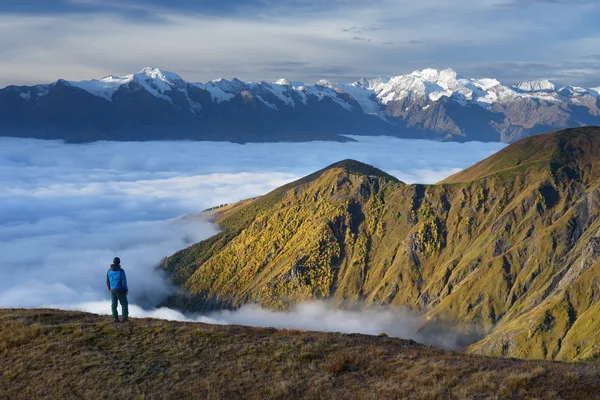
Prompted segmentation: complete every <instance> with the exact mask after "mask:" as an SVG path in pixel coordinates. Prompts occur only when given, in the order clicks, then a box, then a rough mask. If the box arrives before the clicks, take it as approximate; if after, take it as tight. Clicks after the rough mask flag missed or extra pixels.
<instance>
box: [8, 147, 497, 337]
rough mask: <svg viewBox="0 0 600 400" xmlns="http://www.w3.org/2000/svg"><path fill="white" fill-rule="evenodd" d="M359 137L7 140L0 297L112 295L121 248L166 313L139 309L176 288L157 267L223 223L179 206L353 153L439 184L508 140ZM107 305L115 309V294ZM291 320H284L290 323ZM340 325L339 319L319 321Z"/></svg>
mask: <svg viewBox="0 0 600 400" xmlns="http://www.w3.org/2000/svg"><path fill="white" fill-rule="evenodd" d="M355 139H357V140H358V142H356V143H333V142H312V143H289V144H273V143H271V144H246V145H237V144H231V143H208V142H160V143H158V142H146V143H119V142H98V143H91V144H82V145H72V144H69V145H67V144H64V143H61V142H57V141H40V140H33V139H13V138H0V203H1V204H2V207H0V281H1V282H3V285H2V286H1V287H0V307H52V306H61V307H64V308H76V307H79V306H80V305H81V304H94V303H97V302H104V301H106V300H107V298H108V292H107V290H106V286H105V273H106V270H107V269H108V267H109V265H110V262H111V260H112V258H113V257H114V256H117V255H118V256H119V257H121V260H122V263H123V266H124V268H125V270H126V271H127V274H128V280H129V286H130V301H131V302H132V303H133V304H136V305H137V306H139V307H141V308H140V309H139V310H140V312H144V313H147V312H150V313H159V314H150V315H163V314H165V315H167V314H169V313H171V311H169V310H162V311H156V310H154V311H143V310H148V309H152V307H154V306H155V305H156V304H157V303H159V302H160V301H161V300H162V299H163V298H164V297H165V296H166V295H167V294H168V293H170V292H171V290H173V288H172V287H171V286H170V284H169V282H168V280H167V279H166V277H165V276H163V275H162V274H161V273H159V272H157V271H156V270H155V266H156V265H157V264H158V263H159V262H160V260H161V259H162V258H163V257H165V256H168V255H170V254H172V253H173V252H175V251H177V250H179V249H181V248H184V247H186V246H187V245H189V244H191V243H195V242H198V241H200V240H202V239H205V238H207V237H209V236H211V235H213V234H215V233H216V232H217V230H218V228H217V227H216V226H214V225H212V224H209V223H208V222H206V221H204V220H202V219H200V218H186V219H181V218H180V217H181V216H182V215H186V214H189V213H196V212H200V211H202V210H204V209H206V208H208V207H211V206H214V205H218V204H223V203H232V202H235V201H238V200H241V199H244V198H248V197H254V196H257V195H260V194H264V193H266V192H268V191H270V190H272V189H274V188H276V187H278V186H281V185H283V184H285V183H287V182H290V181H292V180H295V179H297V178H300V177H302V176H304V175H307V174H309V173H312V172H314V171H316V170H318V169H320V168H323V167H325V166H327V165H329V164H331V163H334V162H336V161H339V160H341V159H345V158H353V159H357V160H359V161H363V162H367V163H369V164H373V165H375V166H377V167H379V168H382V169H384V170H386V171H387V172H390V173H392V174H394V175H395V176H397V177H398V178H400V179H401V180H404V181H405V182H408V183H410V182H421V183H433V182H436V181H439V180H441V179H443V178H445V177H446V176H448V175H450V174H452V173H453V172H456V171H458V170H460V169H462V168H464V167H467V166H469V165H471V164H473V163H474V162H476V161H478V160H480V159H483V158H485V157H487V156H488V155H490V154H492V153H493V152H495V151H497V150H499V149H501V148H502V147H504V145H503V144H501V143H477V142H469V143H464V144H460V143H439V142H431V141H419V140H402V139H393V138H385V137H355ZM102 307H103V308H104V310H105V311H108V306H107V303H102ZM160 313H163V314H160ZM256 313H260V311H258V310H255V309H249V310H248V313H240V314H232V315H227V316H220V317H219V316H218V317H214V318H216V319H219V318H220V319H222V320H223V321H225V322H231V323H250V322H248V321H249V319H248V318H250V319H252V318H254V317H253V315H254V314H256ZM134 315H135V314H134ZM144 315H147V314H144ZM264 315H265V316H264V318H262V317H261V318H258V317H257V319H256V321H265V322H264V323H266V324H269V325H273V324H275V322H276V321H277V320H279V318H278V316H277V315H275V316H273V315H272V314H269V313H266V314H264ZM303 315H304V314H303ZM177 318H180V316H178V317H177ZM306 318H308V320H310V318H309V317H306ZM336 318H337V317H336ZM377 318H379V317H377ZM386 318H387V317H386ZM384 319H385V318H384ZM292 320H293V319H289V318H288V319H286V318H284V317H282V319H281V321H284V322H282V323H283V324H284V325H286V324H288V323H289V322H290V321H292ZM271 321H274V322H271ZM285 321H287V322H285ZM332 321H337V319H335V318H334V319H332ZM261 323H262V322H257V324H261ZM365 324H366V325H365V326H367V325H370V323H367V322H365ZM277 326H281V325H277ZM286 326H287V325H286ZM306 326H307V327H319V326H321V325H320V323H315V324H313V325H306ZM335 326H338V323H337V322H335V323H334V324H333V325H332V326H331V327H329V325H327V326H326V325H323V328H322V329H333V327H335ZM355 326H356V325H348V329H357V328H355ZM361 329H362V328H361ZM364 329H366V328H364ZM364 329H363V331H364ZM369 329H370V328H369ZM377 329H380V328H377ZM365 332H367V331H365ZM368 332H370V331H368ZM368 332H367V333H368ZM377 333H379V332H377Z"/></svg>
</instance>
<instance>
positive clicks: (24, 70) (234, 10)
mask: <svg viewBox="0 0 600 400" xmlns="http://www.w3.org/2000/svg"><path fill="white" fill-rule="evenodd" d="M598 20H600V2H598V1H597V0H477V1H473V0H418V1H417V0H371V1H364V0H329V1H321V0H198V1H194V0H169V1H166V0H162V1H158V0H19V1H8V0H2V1H0V87H4V86H6V85H9V84H35V83H48V82H52V81H55V80H57V79H58V78H64V79H70V80H81V79H92V78H101V77H104V76H106V75H109V74H115V75H126V74H129V73H134V72H137V71H139V70H141V69H142V68H144V67H146V66H152V67H158V68H162V69H164V70H167V71H172V72H176V73H178V74H179V75H181V76H182V77H183V78H184V79H186V80H188V81H201V82H205V81H208V80H212V79H217V78H220V77H223V78H233V77H237V78H239V79H242V80H267V81H274V80H277V79H279V78H286V79H288V80H290V81H299V80H301V81H304V82H305V83H308V84H310V83H314V82H316V81H317V80H319V79H329V80H332V81H334V82H340V83H347V82H351V81H354V80H356V79H358V78H360V77H363V76H364V77H375V76H379V75H400V74H404V73H410V72H411V71H413V70H416V69H423V68H428V67H431V68H438V69H441V68H448V67H450V68H453V69H455V70H457V71H458V73H459V74H460V75H462V76H467V77H473V78H479V77H493V78H497V79H500V80H501V81H503V82H504V83H507V84H511V83H515V82H517V81H520V80H530V79H542V78H548V79H551V80H553V81H555V82H557V83H559V84H571V85H581V86H590V87H591V86H598V85H600V50H599V49H600V28H598V26H599V25H598Z"/></svg>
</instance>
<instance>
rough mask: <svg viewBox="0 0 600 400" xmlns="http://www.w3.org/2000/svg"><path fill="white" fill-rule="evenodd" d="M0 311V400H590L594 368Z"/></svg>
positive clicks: (344, 340) (284, 334)
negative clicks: (541, 399)
mask: <svg viewBox="0 0 600 400" xmlns="http://www.w3.org/2000/svg"><path fill="white" fill-rule="evenodd" d="M109 320H110V318H108V317H100V316H97V315H94V314H85V313H78V312H67V311H56V310H0V336H1V337H2V341H0V360H1V361H2V362H0V397H2V398H11V399H13V398H14V399H18V398H28V399H29V398H62V399H69V398H77V399H100V398H106V399H114V398H127V399H129V398H140V399H141V398H144V399H153V398H202V399H218V398H223V399H230V398H254V399H259V398H260V399H269V398H321V399H329V398H332V399H333V398H336V399H339V398H344V399H352V398H357V399H358V398H360V399H381V398H406V399H408V398H411V399H442V398H443V399H447V398H456V399H473V398H497V399H526V398H555V399H558V398H569V399H593V398H599V393H600V365H598V364H583V363H577V364H575V363H559V362H546V361H519V360H514V359H512V360H511V359H497V358H487V357H481V356H473V355H467V354H460V353H452V352H444V351H441V350H437V349H433V348H429V347H425V346H422V345H419V344H417V343H415V342H412V341H405V340H400V339H391V338H386V337H373V336H365V335H342V334H335V333H315V332H299V331H285V330H283V331H279V330H275V329H259V328H247V327H239V326H213V325H205V324H200V323H180V322H168V321H161V320H151V319H136V320H134V321H133V323H132V324H129V325H124V324H119V325H112V324H111V323H110V322H109Z"/></svg>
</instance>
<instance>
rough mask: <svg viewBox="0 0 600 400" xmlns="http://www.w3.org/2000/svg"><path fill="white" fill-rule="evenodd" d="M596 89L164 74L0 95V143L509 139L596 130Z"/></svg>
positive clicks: (435, 79)
mask: <svg viewBox="0 0 600 400" xmlns="http://www.w3.org/2000/svg"><path fill="white" fill-rule="evenodd" d="M599 98H600V93H599V89H598V88H580V87H572V86H566V87H562V88H557V87H556V85H554V84H553V83H551V82H549V81H533V82H520V83H519V84H517V85H515V86H513V87H509V86H505V85H503V84H501V83H500V82H499V81H497V80H495V79H470V78H463V77H460V76H458V75H457V73H456V72H455V71H453V70H451V69H447V70H442V71H438V70H433V69H425V70H423V71H415V72H413V73H411V74H407V75H400V76H395V77H386V78H377V79H370V80H368V79H361V80H359V81H357V82H354V83H351V84H334V83H332V82H329V81H326V80H321V81H318V82H317V83H316V84H314V85H305V84H304V83H302V82H289V81H287V80H285V79H280V80H278V81H276V82H274V83H268V82H242V81H240V80H237V79H233V80H225V79H218V80H215V81H211V82H208V83H191V82H187V81H185V80H184V79H182V78H181V77H180V76H178V75H177V74H174V73H172V72H166V71H161V70H160V69H157V68H144V69H143V70H142V71H140V72H138V73H136V74H131V75H127V76H125V77H115V76H108V77H105V78H103V79H100V80H89V81H80V82H74V81H66V80H62V79H61V80H58V81H57V82H54V83H51V84H46V85H36V86H30V87H26V86H21V87H17V86H9V87H6V88H4V89H2V90H0V135H3V136H17V137H35V138H42V139H65V140H68V141H71V142H86V141H94V140H137V141H139V140H169V139H171V140H175V139H191V140H224V141H233V142H242V143H243V142H274V141H307V140H338V141H344V140H348V139H347V138H345V137H344V136H340V135H347V134H356V135H391V136H398V137H406V138H425V139H436V140H457V141H465V140H479V141H504V142H511V141H514V140H517V139H519V138H522V137H525V136H528V135H530V134H532V133H539V132H543V131H547V130H551V129H561V128H567V127H578V126H586V125H600V103H599Z"/></svg>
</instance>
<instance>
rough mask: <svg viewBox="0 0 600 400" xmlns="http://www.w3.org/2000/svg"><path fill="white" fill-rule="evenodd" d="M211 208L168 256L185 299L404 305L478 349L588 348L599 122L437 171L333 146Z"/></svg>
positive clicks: (599, 240)
mask: <svg viewBox="0 0 600 400" xmlns="http://www.w3.org/2000/svg"><path fill="white" fill-rule="evenodd" d="M211 213H212V214H211V215H210V216H211V217H212V218H214V219H215V220H216V222H217V223H218V224H220V226H221V227H222V232H221V233H219V234H218V235H216V236H213V237H211V238H210V239H208V240H205V241H203V242H200V243H198V244H195V245H193V246H191V247H189V248H187V249H184V250H181V251H180V252H178V253H176V254H174V255H173V256H171V257H169V258H167V259H165V261H164V262H163V265H162V268H163V269H164V270H165V271H167V272H168V273H169V274H170V276H171V277H172V279H173V281H174V282H176V283H177V284H180V285H181V286H182V288H183V289H184V294H180V295H176V296H173V297H171V298H170V299H168V300H167V301H166V302H165V304H167V305H169V306H174V307H180V308H182V309H186V310H207V309H214V308H235V307H238V306H240V305H242V304H246V303H259V304H261V305H262V306H263V307H267V308H273V309H286V308H289V307H291V306H292V305H294V304H296V303H299V302H303V301H306V300H312V299H328V300H330V301H331V302H333V303H334V304H335V305H336V306H338V307H340V308H354V307H358V308H369V307H380V306H388V305H394V306H402V307H407V308H409V309H411V310H413V311H414V312H415V313H419V314H421V315H423V327H422V329H423V330H427V329H433V330H436V329H442V330H444V331H445V330H447V329H449V327H453V329H458V330H460V331H461V332H462V333H463V334H464V335H465V340H466V341H465V344H470V346H468V347H467V350H468V351H470V352H474V353H481V354H488V355H501V356H510V357H519V358H546V359H561V360H580V359H598V357H600V128H578V129H569V130H563V131H559V132H554V133H548V134H542V135H535V136H532V137H530V138H526V139H523V140H521V141H519V142H517V143H515V144H513V145H511V146H509V147H507V148H505V149H503V150H502V151H500V152H499V153H497V154H495V155H493V156H492V157H490V158H488V159H486V160H484V161H482V162H480V163H478V164H475V165H474V166H473V167H471V168H469V169H466V170H464V171H462V172H460V173H458V174H456V175H454V176H451V177H450V178H448V179H446V180H445V181H443V182H440V183H439V184H435V185H406V184H404V183H402V182H399V181H398V180H397V179H395V178H393V177H391V176H389V175H387V174H386V173H384V172H382V171H380V170H377V169H375V168H373V167H370V166H367V165H364V164H361V163H359V162H356V161H350V160H348V161H343V162H340V163H337V164H334V165H332V166H330V167H328V168H326V169H324V170H321V171H318V172H316V173H315V174H313V175H310V176H308V177H306V178H304V179H301V180H299V181H297V182H293V183H290V184H288V185H286V186H283V187H281V188H279V189H277V190H275V191H273V192H271V193H269V194H267V195H265V196H262V197H258V198H255V199H250V200H246V201H242V202H240V203H238V204H234V205H230V206H226V207H223V208H220V209H217V210H216V211H212V212H211Z"/></svg>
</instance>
